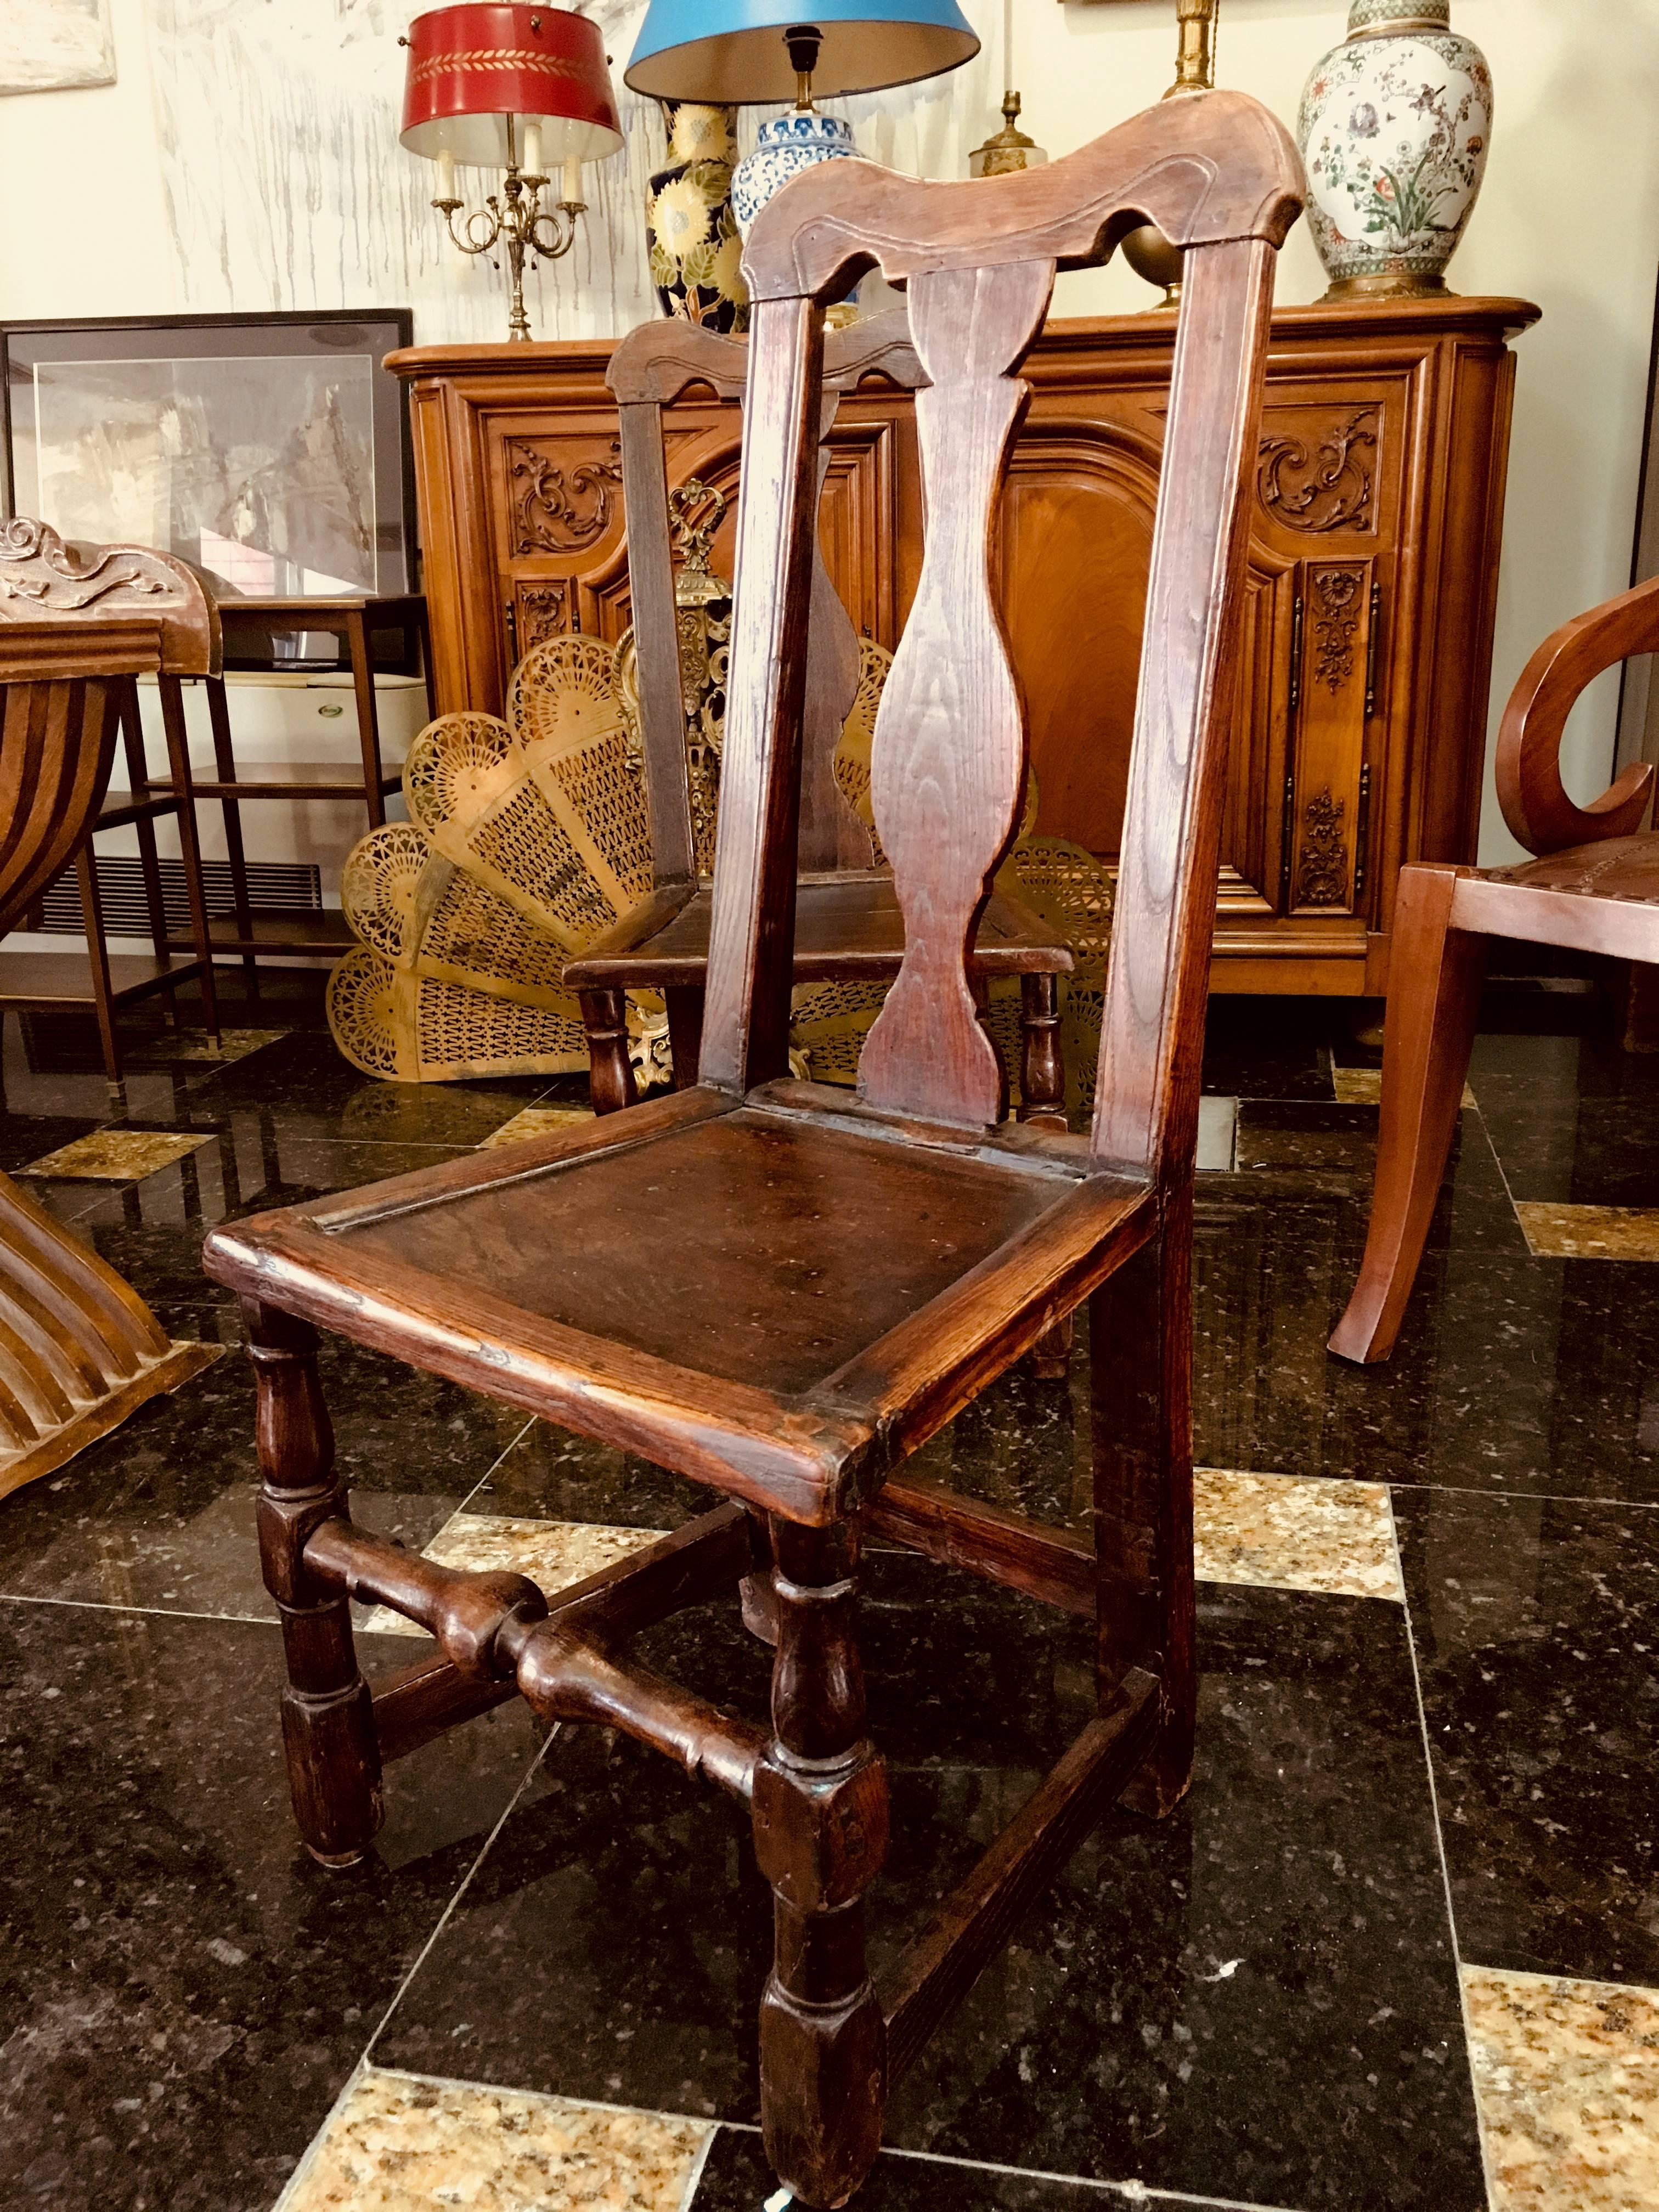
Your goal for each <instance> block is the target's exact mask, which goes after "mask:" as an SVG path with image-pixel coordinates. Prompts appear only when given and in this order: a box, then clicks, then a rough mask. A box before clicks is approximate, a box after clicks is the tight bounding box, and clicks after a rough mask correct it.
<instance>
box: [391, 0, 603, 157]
mask: <svg viewBox="0 0 1659 2212" xmlns="http://www.w3.org/2000/svg"><path fill="white" fill-rule="evenodd" d="M508 115H512V116H513V118H515V127H516V128H518V129H519V130H520V137H519V139H518V143H519V145H520V148H522V146H523V143H524V141H523V137H522V125H524V124H526V123H539V124H540V125H541V131H542V157H543V159H544V161H548V162H552V163H557V162H561V161H603V160H604V159H605V156H606V155H611V154H614V153H615V152H616V151H617V149H618V147H620V146H621V144H622V143H623V135H622V124H621V121H620V119H619V118H618V116H617V102H616V97H615V95H614V94H613V93H612V92H611V76H610V72H609V70H607V69H606V68H605V39H604V35H603V33H601V32H600V29H599V25H598V24H597V23H596V22H593V21H591V20H590V19H589V18H588V17H587V16H586V15H571V14H570V13H569V11H568V9H563V8H540V7H532V6H529V5H526V4H525V0H462V4H461V5H460V6H459V7H450V8H434V9H432V10H431V11H430V13H429V14H428V15H417V16H416V18H415V21H413V22H412V23H411V24H410V27H409V74H408V76H407V78H406V79H405V82H404V127H403V132H402V141H403V143H404V145H405V146H407V147H408V149H409V150H410V153H411V154H423V155H425V156H426V157H427V159H428V161H435V160H436V159H437V157H438V155H440V154H441V153H448V154H451V155H453V156H454V158H455V160H456V161H459V162H462V163H465V164H469V165H471V167H475V168H494V169H500V168H505V167H506V166H507V116H508Z"/></svg>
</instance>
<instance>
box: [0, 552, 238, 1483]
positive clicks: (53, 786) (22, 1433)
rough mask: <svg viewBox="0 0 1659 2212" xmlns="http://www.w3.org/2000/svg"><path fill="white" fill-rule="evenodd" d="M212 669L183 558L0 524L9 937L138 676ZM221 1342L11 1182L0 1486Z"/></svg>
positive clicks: (107, 756)
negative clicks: (87, 544) (188, 1323)
mask: <svg viewBox="0 0 1659 2212" xmlns="http://www.w3.org/2000/svg"><path fill="white" fill-rule="evenodd" d="M218 668H219V617H218V616H217V614H216V611H215V610H214V608H213V605H212V603H211V601H210V599H208V597H207V595H206V593H205V592H204V590H203V588H202V585H201V583H200V581H199V580H198V579H197V576H196V575H195V574H194V573H193V572H192V571H191V569H189V568H186V567H185V565H184V563H183V562H179V561H174V560H173V559H172V558H171V557H170V556H168V555H167V554H164V553H152V552H148V551H145V550H141V549H140V548H138V547H136V546H128V545H110V546H97V547H94V548H91V549H89V550H78V551H77V550H72V549H71V548H70V547H68V546H66V545H65V544H64V543H63V541H62V540H61V539H60V538H58V534H57V532H55V531H53V530H50V529H48V528H47V527H46V525H45V524H43V523H39V522H32V521H27V520H22V519H21V518H19V519H17V520H12V521H9V522H4V523H0V936H3V935H4V933H6V932H7V931H8V930H9V929H13V928H15V927H16V925H17V922H18V920H19V918H20V917H21V915H23V914H24V913H25V912H26V911H27V908H28V907H29V906H30V905H31V904H32V903H33V901H34V900H35V899H36V898H38V897H39V896H40V893H41V892H42V891H43V890H46V886H47V885H48V884H50V883H52V880H53V879H54V878H56V877H57V876H58V874H59V873H60V872H61V871H62V870H63V869H64V867H66V866H68V865H69V863H70V861H72V860H74V859H75V857H76V854H77V853H78V852H79V851H80V850H81V848H82V846H84V844H85V843H86V841H87V839H88V837H89V836H90V835H91V833H92V829H93V826H94V823H95V822H96V821H97V819H98V813H99V809H100V807H101V805H103V801H104V794H105V793H106V790H107V788H108V786H109V775H110V765H111V762H112V758H113V755H114V747H115V730H116V722H117V717H118V712H119V707H120V702H121V698H122V696H123V694H124V693H125V691H126V690H128V689H129V687H130V686H131V683H132V680H133V678H135V677H136V676H139V675H146V674H162V673H167V674H173V675H179V676H207V675H216V674H217V672H218ZM221 1349H222V1347H221V1346H218V1345H210V1344H173V1343H172V1342H171V1341H170V1340H169V1339H168V1337H167V1332H166V1330H165V1329H163V1328H162V1327H161V1323H160V1322H158V1321H157V1320H156V1318H155V1315H154V1314H153V1313H151V1311H150V1310H149V1307H148V1306H147V1305H146V1304H144V1302H143V1299H142V1298H141V1297H139V1296H138V1293H137V1291H135V1290H134V1289H133V1288H132V1287H131V1285H130V1284H128V1283H125V1282H124V1281H123V1280H122V1279H121V1277H120V1276H119V1275H118V1274H117V1273H115V1271H114V1270H113V1268H112V1267H106V1265H105V1264H104V1262H103V1261H101V1260H100V1258H99V1257H98V1255H96V1253H94V1252H93V1251H91V1250H90V1249H88V1247H87V1246H86V1245H85V1244H83V1243H82V1242H81V1240H80V1238H79V1237H75V1236H73V1235H72V1234H71V1233H70V1231H69V1230H67V1229H66V1228H64V1225H62V1223H61V1222H58V1221H57V1220H54V1218H52V1215H51V1214H50V1213H48V1212H46V1208H45V1207H44V1206H40V1204H39V1203H38V1202H37V1201H36V1200H34V1199H33V1198H32V1197H30V1196H29V1195H28V1194H27V1192H25V1191H23V1190H22V1189H21V1188H19V1187H18V1185H17V1184H16V1183H15V1182H12V1181H11V1179H10V1178H9V1176H0V1497H4V1496H5V1495H6V1494H7V1493H8V1492H11V1491H13V1490H16V1489H18V1488H20V1487H21V1486H22V1484H24V1483H26V1482H32V1481H33V1480H35V1478H36V1477H37V1476H39V1475H42V1474H50V1473H51V1472H52V1469H53V1468H58V1467H61V1466H62V1465H63V1464H64V1461H65V1460H67V1459H70V1458H72V1457H73V1455H75V1454H76V1452H78V1451H80V1450H82V1449H83V1448H84V1447H85V1446H86V1445H87V1444H89V1443H93V1442H94V1440H95V1439H96V1438H97V1437H101V1436H105V1435H106V1434H107V1433H108V1431H110V1430H111V1429H112V1428H114V1427H115V1426H116V1425H118V1423H119V1422H121V1421H124V1420H125V1419H126V1418H127V1416H128V1414H129V1413H133V1412H135V1411H136V1410H137V1407H140V1406H142V1405H143V1403H144V1402H145V1401H146V1400H147V1399H149V1398H153V1397H155V1396H156V1395H159V1394H160V1393H161V1392H162V1391H166V1390H175V1389H178V1387H179V1384H180V1383H183V1382H185V1381H186V1380H188V1378H189V1377H190V1376H192V1375H194V1374H197V1372H199V1370H201V1369H202V1368H204V1366H206V1365H207V1364H208V1363H209V1362H210V1360H213V1359H216V1358H218V1356H219V1353H220V1351H221Z"/></svg>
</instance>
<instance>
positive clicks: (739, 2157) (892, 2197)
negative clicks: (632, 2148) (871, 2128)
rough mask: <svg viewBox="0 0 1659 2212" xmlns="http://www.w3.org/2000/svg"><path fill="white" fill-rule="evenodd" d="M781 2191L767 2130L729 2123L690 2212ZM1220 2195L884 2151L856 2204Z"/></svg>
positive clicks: (1051, 2207)
mask: <svg viewBox="0 0 1659 2212" xmlns="http://www.w3.org/2000/svg"><path fill="white" fill-rule="evenodd" d="M779 2195H780V2192H779V2191H778V2187H777V2182H776V2179H775V2176H774V2174H773V2172H772V2170H771V2168H770V2166H768V2164H767V2163H766V2154H765V2152H764V2151H763V2149H762V2148H761V2142H760V2138H759V2136H757V2135H755V2134H752V2133H750V2132H748V2131H746V2130H740V2129H737V2128H721V2129H720V2131H719V2133H718V2134H717V2135H716V2136H715V2138H714V2145H713V2148H711V2149H710V2151H709V2153H708V2163H707V2165H706V2166H704V2167H703V2170H702V2179H701V2180H700V2181H699V2183H698V2185H697V2192H696V2196H695V2197H693V2198H692V2200H691V2203H690V2206H689V2207H688V2212H765V2209H766V2207H768V2206H769V2205H770V2206H771V2207H772V2208H773V2212H789V2207H788V2205H787V2202H786V2203H779V2201H778V2198H779ZM1176 2202H1179V2203H1182V2204H1183V2205H1187V2206H1189V2207H1199V2208H1200V2212H1201V2208H1202V2207H1203V2206H1205V2205H1207V2204H1209V2203H1211V2202H1212V2200H1211V2199H1210V2198H1208V2197H1186V2196H1183V2197H1181V2198H1179V2199H1178V2200H1177V2199H1172V2198H1170V2197H1166V2196H1164V2195H1163V2194H1162V2193H1161V2192H1160V2191H1154V2190H1149V2189H1135V2190H1133V2191H1125V2190H1121V2189H1117V2188H1114V2187H1112V2186H1111V2185H1109V2184H1103V2183H1100V2182H1089V2181H1073V2180H1058V2179H1052V2178H1050V2177H1048V2176H1047V2175H1041V2176H1039V2175H1034V2174H1029V2173H1019V2172H1012V2171H1010V2170H1007V2169H1000V2170H999V2169H994V2168H990V2167H987V2166H969V2165H965V2164H963V2163H961V2162H960V2161H958V2160H946V2159H933V2158H918V2157H916V2156H915V2155H914V2154H906V2153H904V2152H902V2151H884V2153H883V2154H882V2155H881V2156H880V2157H879V2158H878V2160H876V2163H875V2166H874V2167H873V2168H872V2172H871V2173H870V2177H869V2179H867V2180H866V2182H865V2183H864V2184H863V2185H862V2186H861V2187H860V2191H859V2193H858V2195H857V2196H856V2197H854V2200H853V2203H854V2205H855V2206H856V2207H857V2212H1116V2208H1117V2207H1119V2206H1121V2205H1122V2204H1124V2203H1139V2204H1154V2205H1158V2204H1163V2205H1169V2204H1173V2203H1176Z"/></svg>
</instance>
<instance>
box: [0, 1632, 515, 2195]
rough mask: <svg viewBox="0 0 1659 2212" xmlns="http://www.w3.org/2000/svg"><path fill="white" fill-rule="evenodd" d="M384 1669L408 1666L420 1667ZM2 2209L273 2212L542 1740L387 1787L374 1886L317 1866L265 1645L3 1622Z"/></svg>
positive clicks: (475, 1728)
mask: <svg viewBox="0 0 1659 2212" xmlns="http://www.w3.org/2000/svg"><path fill="white" fill-rule="evenodd" d="M373 1641H374V1644H376V1645H377V1646H386V1647H389V1648H388V1649H386V1650H380V1651H377V1652H376V1653H374V1655H373V1656H375V1657H378V1658H380V1659H382V1660H386V1659H391V1660H394V1661H401V1660H402V1659H403V1658H404V1656H406V1654H407V1650H408V1647H407V1645H405V1644H403V1643H401V1642H400V1641H399V1640H398V1639H395V1638H375V1639H373ZM0 1642H3V1644H4V1647H5V1648H4V1655H3V1658H0V1760H3V1763H4V1772H5V1782H4V1786H3V1789H0V1920H3V1925H4V1931H5V1933H4V1941H3V1942H0V1992H3V1994H0V2035H3V2037H4V2042H3V2049H0V2122H3V2124H0V2203H4V2204H6V2205H7V2206H8V2207H10V2206H16V2207H18V2208H20V2212H21V2207H23V2206H25V2205H28V2206H34V2205H40V2206H43V2207H52V2208H59V2207H61V2208H62V2212H86V2209H88V2208H91V2207H93V2206H96V2207H97V2208H98V2212H268V2208H269V2207H270V2204H271V2203H272V2202H273V2201H274V2200H275V2198H276V2196H277V2195H278V2194H279V2193H280V2191H281V2190H282V2187H283V2183H284V2181H285V2180H286V2179H287V2178H288V2175H289V2172H290V2171H291V2170H292V2168H293V2167H294V2166H295V2163H296V2162H297V2160H299V2158H300V2156H301V2154H302V2153H303V2151H304V2150H305V2148H306V2146H307V2142H309V2141H310V2139H311V2137H312V2136H313V2134H314V2133H315V2131H316V2130H317V2129H318V2127H319V2125H320V2124H321V2123H322V2121H323V2119H324V2118H325V2115H326V2113H327V2112H328V2109H329V2107H330V2106H331V2103H332V2102H333V2100H334V2098H335V2097H336V2096H337V2093H338V2092H339V2090H340V2088H341V2087H342V2085H343V2082H344V2081H345V2079H346V2077H347V2076H348V2075H349V2073H350V2071H351V2069H352V2067H353V2066H354V2064H355V2063H356V2060H357V2058H358V2057H359V2055H360V2053H361V2051H362V2047H363V2045H364V2043H365V2042H366V2040H367V2039H368V2035H369V2033H370V2032H371V2030H372V2029H373V2027H374V2023H375V2021H377V2020H378V2018H379V2017H380V2015H381V2014H382V2013H383V2011H384V2009H385V2008H386V2004H387V2003H388V2002H389V2001H390V2000H391V1998H392V1996H393V1995H394V1993H395V1992H396V1990H397V1988H398V1983H399V1981H400V1980H401V1978H403V1976H404V1974H405V1973H406V1972H407V1971H408V1969H409V1967H410V1966H411V1965H412V1964H413V1962H414V1960H416V1957H417V1956H418V1955H419V1953H420V1950H421V1948H422V1945H423V1944H424V1943H425V1942H426V1941H427V1940H428V1937H429V1936H431V1934H432V1932H433V1929H435V1926H436V1925H437V1923H438V1921H439V1919H440V1917H441V1914H442V1912H443V1911H444V1908H445V1906H446V1905H447V1903H448V1901H449V1899H451V1898H452V1897H453V1895H454V1893H455V1891H456V1889H457V1888H458V1887H459V1884H460V1882H461V1881H462V1880H463V1879H464V1878H465V1874H466V1872H467V1869H469V1867H470V1866H471V1864H472V1863H473V1862H474V1861H475V1859H476V1858H477V1853H478V1850H479V1848H480V1846H481V1844H483V1840H484V1838H486V1837H487V1836H488V1834H489V1830H490V1827H491V1826H492V1825H493V1824H494V1822H495V1820H497V1819H498V1818H499V1817H500V1815H501V1812H502V1811H503V1810H504V1809H505V1808H506V1807H507V1804H508V1803H510V1802H511V1801H512V1798H513V1793H514V1792H515V1791H516V1790H519V1789H520V1787H522V1786H525V1785H526V1783H527V1784H528V1787H527V1793H526V1794H527V1797H528V1799H529V1800H530V1801H532V1802H533V1799H534V1797H535V1796H536V1795H537V1794H538V1790H539V1787H540V1785H539V1784H538V1781H536V1780H535V1779H534V1778H533V1775H532V1769H533V1765H534V1761H535V1759H536V1756H537V1753H538V1743H539V1732H538V1729H536V1727H535V1725H534V1724H533V1723H532V1721H531V1719H530V1717H529V1715H528V1713H527V1711H526V1709H525V1708H524V1707H522V1706H520V1705H513V1706H509V1707H506V1708H503V1709H502V1710H501V1711H498V1712H496V1713H494V1714H491V1715H489V1716H488V1717H485V1718H483V1719H482V1720H479V1721H477V1722H474V1723H472V1724H471V1726H470V1727H468V1728H467V1729H462V1730H459V1731H457V1732H455V1733H453V1734H452V1735H449V1736H447V1737H446V1738H444V1739H443V1740H442V1741H440V1742H438V1743H435V1744H432V1745H429V1746H428V1747H426V1748H425V1749H424V1750H422V1751H420V1752H417V1753H415V1754H414V1755H413V1756H412V1757H411V1758H410V1759H409V1760H408V1761H406V1762H405V1763H404V1764H403V1765H400V1766H398V1768H396V1769H395V1770H394V1778H395V1781H396V1783H397V1784H401V1785H402V1786H401V1787H394V1788H393V1789H392V1790H390V1791H389V1792H388V1817H387V1822H386V1828H385V1830H384V1831H383V1832H382V1834H381V1836H380V1838H379V1840H378V1843H377V1845H376V1847H375V1850H374V1855H373V1857H371V1859H370V1860H369V1862H368V1863H367V1864H366V1865H364V1866H363V1867H362V1868H359V1869H354V1870H353V1871H351V1872H349V1873H346V1874H338V1873H334V1874H330V1873H325V1872H324V1871H323V1869H320V1868H319V1867H317V1866H314V1865H313V1863H311V1861H310V1860H309V1859H308V1858H307V1856H306V1855H305V1853H304V1852H303V1850H301V1847H300V1844H299V1842H298V1839H297V1838H296V1836H295V1832H294V1827H293V1823H292V1819H291V1815H290V1813H289V1806H288V1802H287V1789H286V1784H285V1782H284V1779H283V1765H282V1756H281V1748H280V1743H281V1738H280V1731H279V1729H278V1726H277V1717H276V1699H277V1692H278V1689H279V1686H280V1682H281V1678H282V1650H281V1642H280V1638H278V1637H277V1635H276V1632H275V1631H274V1630H272V1629H269V1628H266V1627H264V1626H253V1625H246V1626H244V1625H241V1624H237V1623H232V1622H224V1621H216V1622H213V1623H204V1622H198V1621H193V1620H178V1619H173V1618H168V1617H166V1616H161V1615H156V1614H143V1613H104V1612H99V1611H94V1610H92V1609H90V1608H88V1607H62V1606H46V1605H29V1604H25V1603H21V1602H16V1601H11V1602H0Z"/></svg>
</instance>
